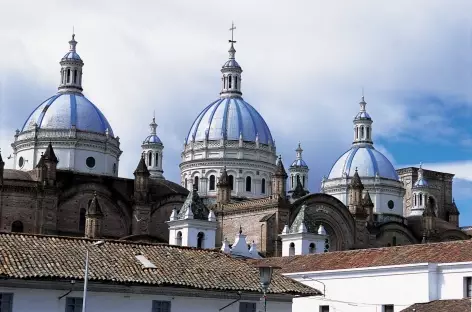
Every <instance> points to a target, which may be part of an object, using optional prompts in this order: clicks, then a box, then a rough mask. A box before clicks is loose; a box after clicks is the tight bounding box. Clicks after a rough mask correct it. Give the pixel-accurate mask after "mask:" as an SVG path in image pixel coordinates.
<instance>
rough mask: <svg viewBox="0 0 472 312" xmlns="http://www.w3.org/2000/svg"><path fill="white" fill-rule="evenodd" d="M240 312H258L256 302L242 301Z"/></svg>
mask: <svg viewBox="0 0 472 312" xmlns="http://www.w3.org/2000/svg"><path fill="white" fill-rule="evenodd" d="M239 312H256V303H254V302H240V303H239Z"/></svg>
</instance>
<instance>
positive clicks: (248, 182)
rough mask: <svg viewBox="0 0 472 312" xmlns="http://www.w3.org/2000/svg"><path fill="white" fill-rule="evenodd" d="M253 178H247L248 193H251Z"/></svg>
mask: <svg viewBox="0 0 472 312" xmlns="http://www.w3.org/2000/svg"><path fill="white" fill-rule="evenodd" d="M251 182H252V181H251V177H246V192H250V191H251V189H252V187H251Z"/></svg>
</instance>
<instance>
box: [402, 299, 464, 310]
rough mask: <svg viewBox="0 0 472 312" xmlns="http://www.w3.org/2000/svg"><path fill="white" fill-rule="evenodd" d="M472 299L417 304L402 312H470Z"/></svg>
mask: <svg viewBox="0 0 472 312" xmlns="http://www.w3.org/2000/svg"><path fill="white" fill-rule="evenodd" d="M470 307H471V302H470V298H465V299H450V300H435V301H431V302H427V303H416V304H414V305H412V306H410V307H408V308H406V309H403V310H402V311H401V312H470V311H471V308H470Z"/></svg>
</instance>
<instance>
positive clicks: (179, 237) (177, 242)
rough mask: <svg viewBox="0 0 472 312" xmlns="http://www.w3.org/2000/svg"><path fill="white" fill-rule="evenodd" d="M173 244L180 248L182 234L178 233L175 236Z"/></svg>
mask: <svg viewBox="0 0 472 312" xmlns="http://www.w3.org/2000/svg"><path fill="white" fill-rule="evenodd" d="M175 244H176V245H177V246H182V232H180V231H178V232H177V235H176V236H175Z"/></svg>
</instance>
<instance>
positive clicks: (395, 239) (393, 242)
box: [392, 236, 397, 246]
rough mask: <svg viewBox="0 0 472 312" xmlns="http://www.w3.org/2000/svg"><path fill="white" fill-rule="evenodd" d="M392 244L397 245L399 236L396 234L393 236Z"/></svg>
mask: <svg viewBox="0 0 472 312" xmlns="http://www.w3.org/2000/svg"><path fill="white" fill-rule="evenodd" d="M392 246H397V237H396V236H394V237H393V238H392Z"/></svg>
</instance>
